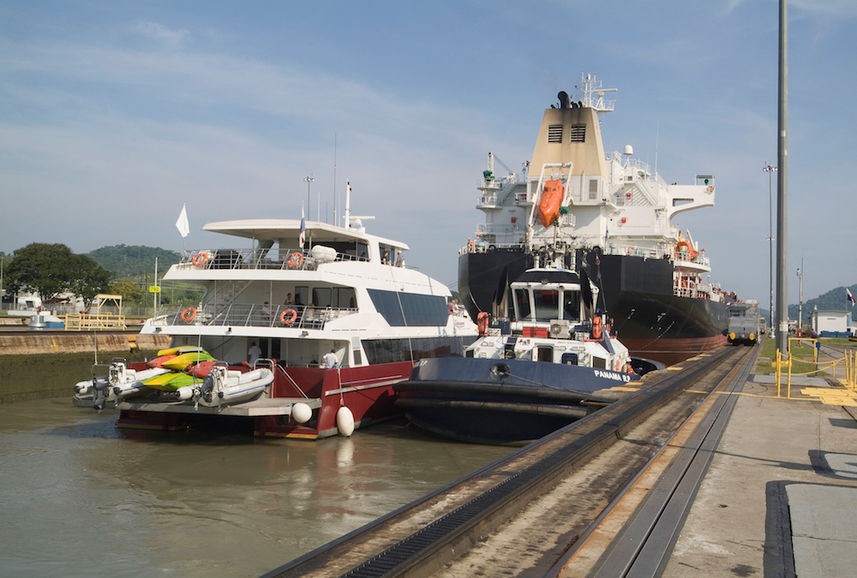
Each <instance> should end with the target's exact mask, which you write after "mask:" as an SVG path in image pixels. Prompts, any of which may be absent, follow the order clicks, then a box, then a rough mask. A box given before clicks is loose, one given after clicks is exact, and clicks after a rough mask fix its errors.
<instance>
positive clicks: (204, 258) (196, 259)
mask: <svg viewBox="0 0 857 578" xmlns="http://www.w3.org/2000/svg"><path fill="white" fill-rule="evenodd" d="M190 262H191V263H193V265H194V267H202V266H203V265H205V264H206V263H207V262H208V254H206V253H203V252H202V251H200V252H199V253H197V254H196V255H194V256H193V259H191V261H190Z"/></svg>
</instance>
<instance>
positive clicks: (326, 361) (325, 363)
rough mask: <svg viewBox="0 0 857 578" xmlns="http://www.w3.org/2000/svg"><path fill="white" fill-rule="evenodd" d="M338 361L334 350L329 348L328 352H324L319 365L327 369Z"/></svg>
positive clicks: (331, 367) (334, 365)
mask: <svg viewBox="0 0 857 578" xmlns="http://www.w3.org/2000/svg"><path fill="white" fill-rule="evenodd" d="M338 363H339V359H337V358H336V350H335V349H331V350H330V351H329V352H328V353H325V354H324V355H323V356H322V358H321V367H324V368H327V369H333V368H334V367H336V365H337V364H338Z"/></svg>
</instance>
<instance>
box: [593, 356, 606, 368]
mask: <svg viewBox="0 0 857 578" xmlns="http://www.w3.org/2000/svg"><path fill="white" fill-rule="evenodd" d="M592 367H593V368H595V369H607V360H606V359H605V358H603V357H598V356H596V355H593V356H592Z"/></svg>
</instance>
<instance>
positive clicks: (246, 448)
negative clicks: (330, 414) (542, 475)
mask: <svg viewBox="0 0 857 578" xmlns="http://www.w3.org/2000/svg"><path fill="white" fill-rule="evenodd" d="M117 415H118V414H117V413H116V411H115V410H105V411H104V412H102V413H100V414H99V413H96V412H94V411H93V410H91V409H82V408H75V407H73V406H72V404H71V401H70V398H57V399H50V400H46V401H25V402H19V403H14V404H4V405H0V504H2V518H3V522H2V524H0V574H2V575H3V576H7V577H8V576H53V575H62V576H182V577H185V576H207V577H210V576H258V575H259V574H261V573H264V572H266V571H268V570H271V569H273V568H275V567H277V566H279V565H281V564H283V563H285V562H288V561H289V560H292V559H294V558H296V557H298V556H300V555H301V554H303V553H305V552H308V551H310V550H312V549H314V548H316V547H318V546H320V545H322V544H324V543H326V542H328V541H330V540H333V539H335V538H337V537H339V536H341V535H343V534H345V533H347V532H349V531H351V530H353V529H355V528H358V527H360V526H362V525H363V524H366V523H367V522H370V521H372V520H374V519H375V518H377V517H379V516H381V515H383V514H385V513H387V512H389V511H391V510H394V509H396V508H398V507H399V506H402V505H404V504H406V503H408V502H410V501H412V500H414V499H416V498H418V497H420V496H422V495H424V494H426V493H428V492H430V491H432V490H434V489H436V488H439V487H441V486H443V485H445V484H447V483H449V482H451V481H453V480H456V479H458V478H459V477H462V476H464V475H466V474H468V473H470V472H471V471H473V470H475V469H477V468H478V467H480V466H482V465H484V464H487V463H490V462H492V461H494V460H495V459H497V458H500V457H502V456H503V455H506V454H507V453H509V452H510V451H511V449H510V448H501V447H492V446H477V445H469V444H458V443H450V442H444V441H439V440H436V439H434V438H430V437H427V436H423V435H421V434H420V433H419V432H413V431H411V430H410V429H409V428H408V427H407V426H406V425H405V424H404V423H401V422H388V423H384V424H379V425H376V426H374V427H371V428H367V429H365V430H360V431H357V432H355V434H354V435H353V436H352V437H351V438H339V437H337V438H331V439H326V440H321V441H315V442H308V441H299V440H274V439H254V438H252V437H249V436H246V435H243V434H241V435H238V434H235V435H231V434H212V433H210V432H209V433H205V432H192V431H189V432H149V431H130V430H120V429H118V428H117V427H116V426H115V421H116V418H117Z"/></svg>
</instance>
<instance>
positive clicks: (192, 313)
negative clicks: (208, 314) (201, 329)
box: [181, 307, 196, 323]
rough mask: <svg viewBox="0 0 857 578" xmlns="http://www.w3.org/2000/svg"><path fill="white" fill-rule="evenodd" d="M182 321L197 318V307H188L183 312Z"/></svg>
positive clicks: (187, 321) (186, 321) (188, 321)
mask: <svg viewBox="0 0 857 578" xmlns="http://www.w3.org/2000/svg"><path fill="white" fill-rule="evenodd" d="M181 318H182V321H184V322H185V323H190V322H191V321H193V320H194V319H195V318H196V307H188V308H187V309H185V310H184V311H182V314H181Z"/></svg>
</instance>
